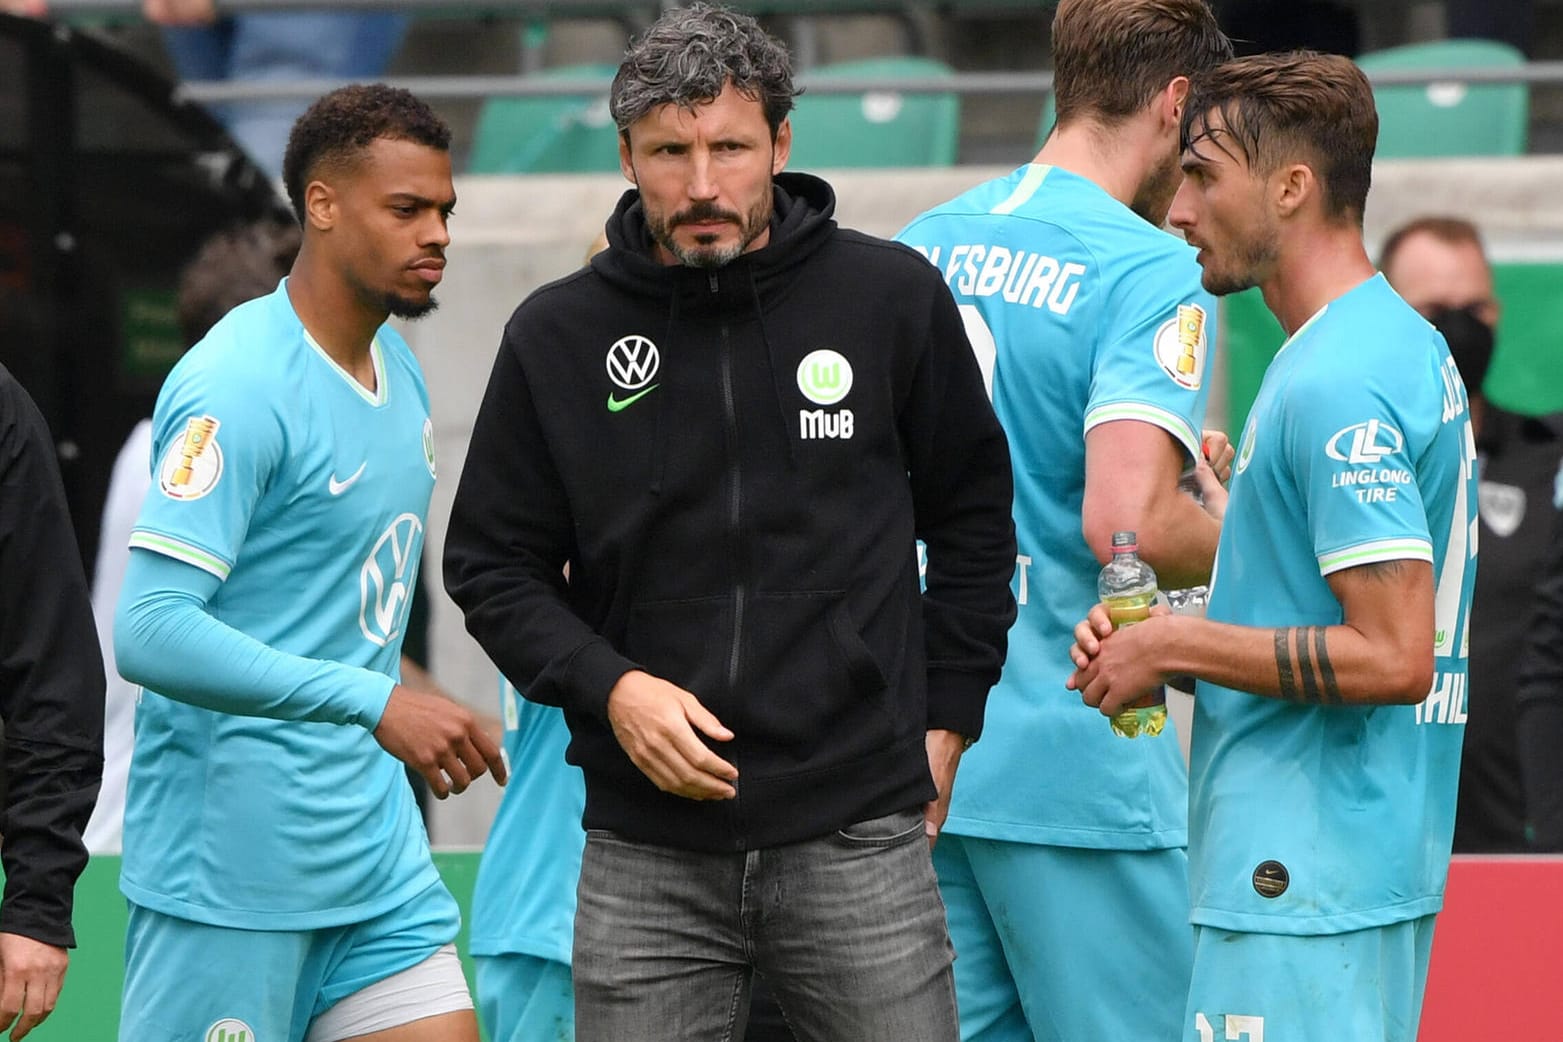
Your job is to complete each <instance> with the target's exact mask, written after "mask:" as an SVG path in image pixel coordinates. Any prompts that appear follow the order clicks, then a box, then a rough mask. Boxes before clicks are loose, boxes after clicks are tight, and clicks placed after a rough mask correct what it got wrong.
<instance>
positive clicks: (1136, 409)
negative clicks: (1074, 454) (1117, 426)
mask: <svg viewBox="0 0 1563 1042" xmlns="http://www.w3.org/2000/svg"><path fill="white" fill-rule="evenodd" d="M1113 420H1138V421H1139V422H1141V423H1149V424H1151V425H1153V426H1156V427H1160V428H1161V429H1162V430H1164V431H1166V432H1167V433H1168V434H1170V435H1172V436H1173V437H1174V438H1176V439H1177V440H1178V442H1179V443H1180V444H1181V445H1182V446H1183V448H1184V450H1185V451H1187V452H1188V454H1189V458H1190V459H1198V458H1199V453H1200V447H1199V435H1198V433H1197V432H1196V431H1195V430H1194V428H1193V426H1192V425H1191V424H1190V423H1189V421H1188V420H1186V419H1184V418H1183V417H1182V416H1179V415H1178V414H1177V413H1175V412H1172V411H1171V410H1169V409H1162V408H1159V407H1157V406H1154V405H1147V404H1146V403H1144V402H1109V403H1108V404H1106V405H1099V406H1097V407H1096V408H1094V409H1092V410H1091V411H1090V412H1088V413H1086V414H1085V430H1086V431H1090V429H1091V428H1092V427H1096V426H1098V425H1100V424H1103V423H1109V422H1111V421H1113Z"/></svg>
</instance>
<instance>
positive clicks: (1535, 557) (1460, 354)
mask: <svg viewBox="0 0 1563 1042" xmlns="http://www.w3.org/2000/svg"><path fill="white" fill-rule="evenodd" d="M1380 267H1381V268H1382V269H1383V271H1384V275H1385V277H1386V278H1388V279H1389V281H1390V284H1391V285H1393V286H1394V287H1395V289H1396V290H1397V291H1398V292H1399V293H1400V295H1401V296H1402V297H1404V298H1405V299H1406V302H1407V303H1409V304H1410V305H1411V306H1412V307H1414V308H1416V309H1417V310H1418V311H1419V312H1421V313H1422V315H1423V316H1424V317H1426V318H1427V319H1428V320H1429V321H1431V322H1432V323H1433V325H1435V326H1437V327H1438V330H1439V332H1441V333H1443V335H1444V339H1445V340H1447V341H1448V342H1449V350H1450V353H1451V354H1453V356H1454V359H1455V363H1456V364H1457V365H1458V366H1459V367H1460V375H1461V377H1462V378H1463V379H1464V381H1465V385H1466V390H1467V393H1468V394H1469V395H1470V402H1471V424H1472V427H1473V428H1474V430H1475V433H1476V444H1477V451H1478V458H1479V466H1480V467H1481V492H1480V512H1481V534H1480V545H1481V567H1480V568H1478V569H1477V570H1476V591H1475V597H1474V602H1473V603H1474V607H1473V608H1472V612H1471V619H1472V622H1471V635H1470V636H1471V644H1470V685H1471V686H1470V690H1469V692H1468V694H1467V704H1468V711H1469V719H1468V720H1467V722H1466V728H1465V745H1464V754H1463V756H1462V758H1461V763H1460V794H1459V801H1458V804H1457V807H1456V813H1455V833H1454V849H1455V851H1456V852H1458V853H1500V852H1510V851H1518V850H1523V849H1525V848H1526V845H1527V844H1526V838H1525V822H1526V808H1525V793H1524V788H1523V785H1522V780H1521V773H1520V760H1519V755H1520V754H1519V740H1518V738H1517V732H1516V715H1517V713H1516V701H1515V695H1516V686H1517V682H1518V675H1519V670H1518V667H1519V656H1518V655H1516V654H1515V638H1514V633H1515V629H1516V626H1520V627H1523V625H1524V623H1525V622H1526V621H1527V620H1528V619H1529V617H1530V613H1531V611H1532V605H1533V604H1534V602H1535V586H1536V576H1537V573H1538V571H1539V568H1540V564H1541V560H1542V552H1543V548H1544V547H1545V545H1546V541H1547V538H1548V533H1549V532H1550V531H1551V529H1552V527H1553V524H1554V518H1555V515H1556V510H1555V508H1554V507H1553V483H1554V479H1555V477H1556V475H1557V473H1558V465H1559V461H1560V459H1563V415H1555V416H1550V417H1530V416H1521V415H1519V414H1517V413H1511V412H1507V411H1505V410H1503V409H1500V408H1498V407H1497V406H1496V405H1494V404H1493V403H1491V402H1489V401H1488V400H1487V399H1486V397H1485V396H1484V395H1483V394H1482V392H1481V387H1482V381H1483V379H1484V378H1485V376H1486V373H1487V367H1488V363H1489V362H1490V361H1491V359H1492V355H1493V341H1494V330H1495V328H1496V326H1497V323H1498V311H1499V307H1498V300H1497V297H1496V295H1495V294H1494V291H1493V279H1492V270H1491V268H1490V267H1489V266H1488V263H1487V258H1486V256H1485V254H1484V252H1483V249H1482V241H1481V236H1480V234H1479V233H1478V232H1477V229H1476V227H1475V226H1474V225H1472V224H1471V223H1470V222H1468V221H1464V220H1461V219H1458V218H1453V217H1422V218H1419V219H1417V220H1415V221H1412V222H1410V223H1409V224H1407V225H1405V226H1403V227H1401V228H1399V229H1398V230H1396V231H1395V232H1393V233H1392V234H1391V235H1390V237H1389V239H1388V240H1387V241H1386V243H1385V245H1384V253H1383V257H1382V259H1381V261H1380ZM1522 632H1523V630H1522ZM1553 755H1554V756H1555V755H1556V748H1554V750H1553Z"/></svg>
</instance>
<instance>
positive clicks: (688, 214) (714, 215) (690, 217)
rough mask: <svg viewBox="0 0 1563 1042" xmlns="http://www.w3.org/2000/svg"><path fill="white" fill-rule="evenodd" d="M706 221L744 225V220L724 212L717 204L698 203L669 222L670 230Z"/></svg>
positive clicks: (674, 216) (731, 213) (736, 215)
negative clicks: (682, 225)
mask: <svg viewBox="0 0 1563 1042" xmlns="http://www.w3.org/2000/svg"><path fill="white" fill-rule="evenodd" d="M704 221H729V222H731V223H733V224H742V223H743V218H741V217H740V216H739V215H738V214H736V213H733V212H732V211H731V210H724V209H722V208H721V207H720V206H718V205H716V204H715V203H709V202H702V203H696V204H695V205H693V206H691V207H690V208H689V209H687V210H683V211H680V212H679V213H676V214H674V215H673V219H672V220H671V221H669V222H668V227H669V228H677V227H678V226H679V225H681V224H697V223H700V222H704Z"/></svg>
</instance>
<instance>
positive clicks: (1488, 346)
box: [1427, 304, 1493, 394]
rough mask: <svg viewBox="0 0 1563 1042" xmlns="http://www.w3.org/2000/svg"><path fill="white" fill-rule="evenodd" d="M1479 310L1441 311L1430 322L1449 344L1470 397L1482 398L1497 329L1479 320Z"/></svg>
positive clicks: (1441, 309)
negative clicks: (1478, 396)
mask: <svg viewBox="0 0 1563 1042" xmlns="http://www.w3.org/2000/svg"><path fill="white" fill-rule="evenodd" d="M1478 306H1479V305H1476V304H1471V305H1469V306H1467V307H1463V308H1439V309H1438V310H1437V311H1435V312H1433V313H1432V314H1431V315H1429V316H1428V319H1427V320H1428V321H1429V322H1431V323H1432V324H1433V328H1435V329H1437V330H1438V331H1439V332H1440V333H1442V334H1443V335H1444V340H1445V341H1447V342H1448V344H1449V353H1450V354H1451V355H1453V356H1454V364H1455V365H1456V366H1457V367H1458V368H1459V370H1460V379H1461V380H1463V381H1464V382H1465V390H1466V393H1467V394H1481V392H1482V381H1483V380H1484V379H1486V378H1487V366H1488V365H1489V364H1490V363H1491V362H1492V349H1493V328H1492V326H1489V325H1488V324H1487V323H1485V322H1483V321H1482V320H1481V319H1479V318H1477V317H1476V309H1477V307H1478Z"/></svg>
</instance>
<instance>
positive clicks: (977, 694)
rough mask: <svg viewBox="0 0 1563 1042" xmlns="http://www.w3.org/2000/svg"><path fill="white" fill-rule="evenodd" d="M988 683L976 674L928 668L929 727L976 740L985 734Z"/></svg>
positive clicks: (929, 728)
mask: <svg viewBox="0 0 1563 1042" xmlns="http://www.w3.org/2000/svg"><path fill="white" fill-rule="evenodd" d="M989 687H990V685H989V684H988V682H987V681H986V680H985V679H984V678H982V677H979V676H977V675H975V674H973V673H961V672H957V671H955V670H942V669H930V670H929V671H928V730H930V731H954V732H955V733H956V734H960V735H965V736H966V737H967V738H968V739H970V740H972V741H975V740H976V739H977V738H979V737H981V735H982V716H983V711H984V710H985V709H986V707H987V704H988V690H989Z"/></svg>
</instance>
